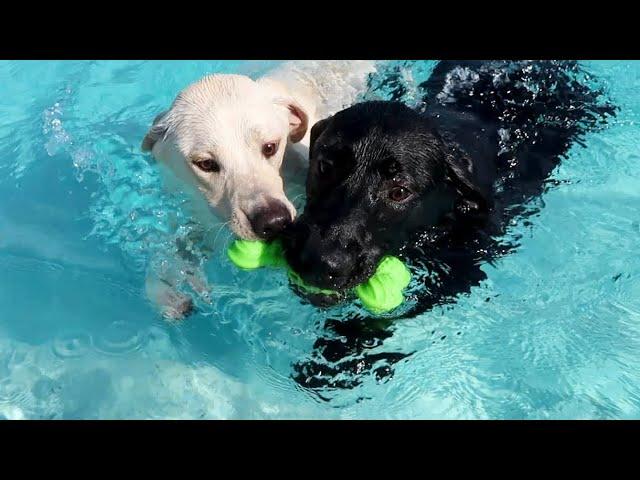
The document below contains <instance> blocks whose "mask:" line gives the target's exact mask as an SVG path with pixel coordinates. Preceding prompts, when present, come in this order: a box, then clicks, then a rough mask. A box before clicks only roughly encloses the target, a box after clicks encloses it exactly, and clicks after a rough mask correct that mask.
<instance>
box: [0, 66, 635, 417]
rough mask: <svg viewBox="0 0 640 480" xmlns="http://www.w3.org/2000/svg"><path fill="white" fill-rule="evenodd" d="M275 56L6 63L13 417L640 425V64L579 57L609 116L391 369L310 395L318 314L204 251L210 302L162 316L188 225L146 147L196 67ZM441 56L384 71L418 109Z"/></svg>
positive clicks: (244, 69)
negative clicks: (164, 291)
mask: <svg viewBox="0 0 640 480" xmlns="http://www.w3.org/2000/svg"><path fill="white" fill-rule="evenodd" d="M275 63H277V62H266V61H265V62H245V61H233V62H232V61H217V62H216V61H207V62H204V61H203V62H194V61H166V62H161V61H146V62H145V61H97V62H94V61H91V62H90V61H63V62H53V61H47V62H43V61H3V62H0V111H1V112H2V121H1V122H0V418H10V419H18V418H47V419H48V418H53V419H59V418H474V419H475V418H498V419H505V418H640V355H638V352H640V256H639V255H638V251H639V250H640V249H639V247H640V188H639V187H640V173H639V169H638V168H637V165H638V160H639V159H640V156H639V155H640V154H639V152H640V148H639V147H640V128H639V126H640V124H639V122H640V118H639V115H640V96H639V95H638V94H637V92H638V91H639V89H640V63H639V62H622V61H621V62H613V61H598V62H596V61H588V62H583V64H584V65H585V67H586V69H587V70H588V71H589V72H591V73H593V74H594V75H595V76H597V77H598V78H599V79H600V81H601V83H602V84H603V85H604V86H605V88H606V91H607V93H608V95H609V96H610V98H611V99H612V100H613V101H614V102H615V103H616V104H617V105H618V106H619V107H620V112H619V114H618V116H617V118H615V119H613V120H612V121H611V122H610V124H609V126H608V127H607V128H606V129H605V130H603V131H602V132H596V133H592V134H589V135H588V136H587V138H586V147H581V146H579V145H574V146H573V147H572V149H571V151H570V153H569V156H568V158H567V159H565V160H564V161H563V162H562V163H561V165H560V167H559V168H558V169H557V170H556V172H555V174H554V178H555V179H557V180H561V182H559V184H558V186H556V187H554V188H552V189H550V190H549V191H548V192H546V193H545V194H544V196H543V197H542V198H540V199H538V200H536V201H537V202H538V204H539V206H540V207H541V208H540V210H539V212H538V213H536V214H535V215H534V216H533V217H530V218H529V219H528V220H529V222H528V223H525V222H522V223H516V224H514V225H513V228H512V231H511V232H510V236H511V238H512V239H516V240H517V243H518V245H519V247H518V249H517V250H516V251H515V252H514V253H512V254H510V255H508V256H506V257H504V258H501V259H499V260H498V261H497V262H495V264H493V265H485V266H484V267H483V270H484V271H485V272H486V273H487V276H488V279H487V280H486V281H484V282H483V283H482V284H481V285H480V286H478V287H476V288H474V289H473V290H472V292H471V293H470V294H469V295H463V296H461V297H460V298H459V299H458V301H457V302H455V303H454V304H451V305H448V306H445V307H437V308H435V309H433V310H432V311H430V312H427V313H425V314H423V315H421V316H419V317H417V318H414V319H410V320H404V321H402V322H401V323H400V324H398V325H397V326H396V328H395V331H394V334H393V336H392V337H391V338H389V339H387V340H386V341H385V342H384V344H383V345H381V346H379V347H375V346H374V347H373V348H372V351H375V348H380V349H385V350H389V351H403V352H407V353H409V352H414V353H413V354H412V355H410V356H409V357H407V358H406V359H405V360H402V361H400V362H399V363H397V364H395V366H394V370H395V373H394V375H393V377H392V378H390V379H387V380H385V381H377V380H376V378H375V377H373V376H371V377H366V378H365V379H364V381H363V383H362V384H361V385H360V386H359V387H357V388H355V389H352V390H344V391H338V392H334V393H333V396H332V401H330V402H326V401H322V400H320V399H318V398H317V397H316V396H315V395H312V394H310V393H309V392H308V391H306V390H305V389H303V388H301V387H300V386H299V385H297V384H296V383H295V382H294V381H293V380H292V379H291V374H292V368H291V365H292V363H294V362H296V361H299V360H301V359H304V358H307V357H308V356H309V355H310V353H311V346H312V344H313V341H314V339H315V338H316V337H317V335H318V334H319V332H320V331H321V330H322V323H323V320H324V319H325V318H326V315H325V314H323V313H322V312H321V311H319V310H317V309H315V308H314V307H312V306H310V305H307V304H304V303H302V302H301V301H300V300H299V299H298V297H296V296H294V295H292V294H291V293H290V291H289V288H288V286H287V284H286V279H285V277H284V275H281V274H277V273H274V272H265V271H257V272H240V271H238V270H237V269H234V268H233V267H232V266H231V265H229V263H228V261H226V260H223V259H210V260H208V261H206V262H204V264H203V273H204V275H205V276H206V278H207V279H208V281H209V283H210V284H211V285H212V292H211V294H212V303H211V304H210V305H206V304H203V305H199V307H200V308H199V312H198V314H196V315H194V316H193V317H191V318H189V319H188V320H186V321H184V322H181V323H178V324H172V323H168V322H166V321H164V320H163V319H161V318H160V317H159V315H158V313H157V312H156V311H155V310H154V308H153V307H152V306H151V305H150V304H149V303H148V301H147V300H146V298H145V296H144V277H145V271H146V269H147V267H148V266H149V265H153V266H155V268H164V267H165V266H166V265H167V264H168V263H167V262H170V259H171V249H172V248H173V247H172V246H173V245H174V242H175V238H177V237H180V236H181V235H184V233H185V231H187V230H188V229H189V228H191V225H190V223H189V219H188V218H186V217H185V214H184V213H183V212H182V210H181V207H180V202H181V199H180V198H177V197H171V196H169V195H168V194H166V193H165V192H163V190H162V189H161V185H160V180H159V177H158V173H157V171H156V168H155V166H154V164H153V161H152V160H151V159H150V158H149V157H148V156H146V155H143V154H142V153H141V152H140V149H139V145H140V141H141V139H142V137H143V135H144V133H145V132H146V128H147V127H148V126H149V124H150V122H151V121H152V119H153V118H154V116H155V115H156V114H157V113H158V112H159V111H161V110H162V109H164V108H166V107H167V106H168V105H169V104H170V102H171V101H172V100H173V98H174V96H175V95H176V93H177V92H178V91H179V90H180V89H181V88H183V87H184V86H186V85H187V84H188V83H190V82H192V81H195V80H197V79H198V78H200V77H201V76H202V75H204V74H205V73H211V72H235V73H245V74H248V75H252V76H257V75H260V74H261V73H263V72H265V71H266V70H267V69H268V68H270V67H271V66H273V65H274V64H275ZM433 65H434V62H433V61H424V62H392V63H391V64H383V63H381V64H380V68H381V69H385V68H397V69H399V70H400V71H401V72H402V80H401V81H402V82H403V83H404V85H405V87H406V88H405V94H404V96H403V100H405V101H408V102H413V101H415V100H416V96H415V95H416V93H415V92H416V86H417V84H418V83H419V82H420V81H421V80H422V79H424V78H426V76H428V72H429V71H430V69H431V68H432V67H433ZM374 83H375V82H374ZM363 95H364V98H371V97H373V96H384V95H385V89H384V88H383V87H380V88H376V89H375V91H371V92H364V94H363ZM209 233H210V234H211V235H215V236H216V238H217V237H220V238H221V239H223V240H224V241H226V240H228V239H229V238H230V234H229V232H228V231H227V230H225V229H224V228H223V227H222V228H221V227H220V226H213V227H212V228H211V229H210V232H209ZM346 308H349V307H346Z"/></svg>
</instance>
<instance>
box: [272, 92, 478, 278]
mask: <svg viewBox="0 0 640 480" xmlns="http://www.w3.org/2000/svg"><path fill="white" fill-rule="evenodd" d="M309 154H310V165H309V172H308V175H307V203H306V207H305V210H304V213H303V214H302V215H301V216H300V217H299V218H298V220H297V221H296V222H295V223H294V225H293V227H292V229H291V231H290V232H289V234H288V235H286V237H285V238H284V244H285V251H286V255H287V260H288V262H289V264H290V265H291V266H292V268H293V269H294V270H295V271H296V272H298V273H299V274H300V276H301V277H302V278H303V279H304V280H305V281H306V282H308V283H310V284H312V285H315V286H318V287H321V288H331V289H337V290H343V289H347V288H351V287H353V286H355V285H357V284H359V283H362V282H363V281H365V280H366V279H368V278H369V277H370V276H371V275H372V274H373V272H374V271H375V268H376V266H377V264H378V263H379V261H380V259H381V258H382V256H383V255H385V254H394V253H395V252H396V251H397V250H398V248H399V247H401V246H402V244H403V243H404V242H406V241H407V240H408V239H409V238H410V237H409V236H410V235H411V234H412V233H413V232H415V231H416V230H418V229H421V228H424V227H425V226H428V225H434V224H437V223H438V222H439V221H440V219H441V218H442V216H443V215H446V214H447V213H448V212H450V211H452V209H454V208H455V206H456V203H457V202H458V200H459V198H461V197H466V198H470V199H472V198H476V201H477V202H479V201H481V198H480V197H481V195H480V194H479V192H477V189H475V188H474V184H473V180H472V178H471V177H470V173H469V171H467V169H465V168H464V167H463V165H464V162H463V161H462V160H461V159H460V161H459V160H457V159H455V158H454V157H455V155H454V156H452V155H451V154H450V149H448V148H447V146H446V145H445V142H444V141H443V140H442V139H441V138H440V136H439V135H438V133H437V132H436V131H435V129H434V127H433V125H432V124H431V123H430V121H429V120H428V119H426V118H424V117H422V116H420V115H419V114H418V113H416V112H415V111H413V110H411V109H410V108H408V107H406V106H404V105H403V104H400V103H395V102H366V103H360V104H357V105H354V106H352V107H350V108H347V109H346V110H343V111H341V112H339V113H337V114H335V115H334V116H333V117H329V118H327V119H324V120H321V121H319V122H318V123H316V124H315V125H314V126H313V128H312V130H311V145H310V149H309Z"/></svg>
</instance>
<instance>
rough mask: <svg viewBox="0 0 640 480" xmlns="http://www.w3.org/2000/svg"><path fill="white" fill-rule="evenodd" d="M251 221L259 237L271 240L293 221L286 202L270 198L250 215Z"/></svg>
mask: <svg viewBox="0 0 640 480" xmlns="http://www.w3.org/2000/svg"><path fill="white" fill-rule="evenodd" d="M249 222H250V223H251V228H253V232H254V233H255V234H256V235H257V236H258V237H259V238H261V239H262V240H271V239H273V238H275V237H276V236H277V235H278V234H279V233H280V232H282V231H283V230H284V229H285V228H286V227H287V226H288V225H289V224H290V223H291V213H290V212H289V209H288V208H287V207H286V205H285V204H284V203H282V202H280V201H277V200H270V201H269V202H268V203H267V205H266V207H262V208H259V209H257V210H256V211H255V212H254V213H253V214H252V215H251V216H250V217H249Z"/></svg>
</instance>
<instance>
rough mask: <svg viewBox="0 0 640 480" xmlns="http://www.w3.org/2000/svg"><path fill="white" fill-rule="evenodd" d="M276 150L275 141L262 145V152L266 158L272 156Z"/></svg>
mask: <svg viewBox="0 0 640 480" xmlns="http://www.w3.org/2000/svg"><path fill="white" fill-rule="evenodd" d="M277 151H278V144H277V143H276V142H269V143H265V144H264V145H263V146H262V154H263V155H264V156H265V157H267V158H269V157H273V156H274V155H275V154H276V152H277Z"/></svg>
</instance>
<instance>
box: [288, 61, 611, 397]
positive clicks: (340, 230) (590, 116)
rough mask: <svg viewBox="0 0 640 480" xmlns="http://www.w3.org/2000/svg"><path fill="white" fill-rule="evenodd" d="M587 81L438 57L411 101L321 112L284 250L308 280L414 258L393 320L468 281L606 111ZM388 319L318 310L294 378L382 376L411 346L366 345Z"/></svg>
mask: <svg viewBox="0 0 640 480" xmlns="http://www.w3.org/2000/svg"><path fill="white" fill-rule="evenodd" d="M591 83H593V82H591V81H589V80H588V78H587V77H586V75H585V74H584V72H583V71H582V69H581V67H580V65H579V64H578V63H576V62H573V61H442V62H439V63H438V64H437V66H436V67H435V69H434V71H433V72H432V74H431V76H430V77H429V79H428V80H427V81H426V82H424V83H423V84H422V85H421V86H420V87H421V88H422V90H423V92H424V100H423V104H422V106H421V107H420V108H418V109H411V108H409V107H407V106H405V105H404V104H403V103H400V102H392V101H375V102H364V103H360V104H356V105H354V106H352V107H350V108H347V109H346V110H343V111H341V112H339V113H337V114H335V115H334V116H332V117H329V118H326V119H324V120H321V121H319V122H318V123H316V124H315V125H314V126H313V128H312V130H311V145H310V166H309V172H308V177H307V185H306V187H307V200H306V206H305V210H304V212H303V214H302V215H301V216H300V217H299V218H298V219H297V221H296V222H295V223H294V224H293V225H292V227H291V229H290V230H289V231H288V232H287V233H286V234H285V236H284V238H283V241H284V245H285V252H286V256H287V260H288V261H289V263H290V264H291V266H292V267H293V268H294V269H295V270H296V271H297V272H298V273H299V274H300V275H301V276H302V278H303V279H304V280H305V281H307V282H308V283H310V284H313V285H316V286H318V287H322V288H331V289H335V290H339V291H344V292H347V291H348V290H349V289H350V287H353V286H355V285H356V284H358V283H361V282H363V281H364V280H366V279H367V278H368V277H369V276H370V275H371V274H372V273H373V271H374V270H375V267H376V265H377V264H378V262H379V261H380V259H381V258H382V256H383V255H385V254H393V255H397V256H400V257H401V258H404V259H405V260H406V261H408V262H409V263H411V262H412V261H416V262H419V263H420V264H421V265H423V266H425V267H426V268H424V270H423V271H425V272H429V274H428V275H426V274H425V276H424V278H421V279H420V281H421V282H423V283H424V289H423V290H422V292H421V293H420V294H419V295H418V296H417V298H415V299H414V302H413V308H412V309H411V310H410V311H409V312H405V313H403V314H402V317H403V318H410V317H413V316H415V315H418V314H420V313H422V312H424V311H426V310H428V309H430V308H431V307H433V306H434V305H438V304H443V303H447V302H451V301H452V300H454V299H455V298H456V297H457V296H458V295H460V294H461V293H465V292H469V291H470V289H471V287H473V286H475V285H478V284H479V283H480V282H481V281H482V280H483V279H484V278H485V274H484V272H483V271H482V270H481V268H480V266H481V264H482V263H483V262H488V261H491V260H493V259H495V258H497V257H498V256H501V255H504V254H505V253H507V252H509V251H510V250H511V249H512V248H513V245H510V244H509V243H508V242H503V241H500V236H501V235H503V234H504V233H505V228H506V227H507V226H508V225H509V223H510V222H511V221H512V220H513V219H515V218H522V217H523V216H525V215H526V214H527V213H532V209H531V208H530V206H529V205H528V204H529V203H531V202H530V200H531V199H532V198H534V197H536V196H538V195H540V194H541V193H542V192H543V191H544V190H545V188H547V187H548V185H549V177H550V174H551V173H552V171H553V170H554V168H555V167H556V166H557V165H558V163H559V161H560V159H561V158H562V156H563V155H565V154H566V152H567V151H568V149H569V148H570V147H571V145H572V144H573V143H576V142H581V139H582V136H583V134H584V133H586V132H588V131H591V130H594V129H596V128H598V127H599V126H601V125H604V124H605V123H606V120H607V118H608V117H609V116H612V115H615V111H616V108H615V107H614V106H612V105H611V104H610V103H609V102H607V101H606V100H603V92H602V91H601V90H600V89H597V88H595V87H594V86H592V85H591ZM335 298H336V297H317V296H316V297H310V300H311V301H313V302H315V303H318V304H326V303H328V302H330V301H331V299H335ZM392 320H394V319H392V318H388V317H382V318H380V317H377V318H376V317H369V316H361V315H353V314H352V315H350V316H348V317H347V318H336V319H330V320H328V321H327V324H326V326H327V335H325V336H323V337H322V338H319V339H318V340H317V342H316V345H315V350H314V354H313V359H312V360H310V361H307V362H301V363H300V364H298V365H296V366H295V369H296V377H295V378H296V379H297V381H298V382H299V383H301V384H302V385H305V386H307V387H311V388H320V387H329V388H349V387H352V386H354V385H357V384H358V383H359V382H360V380H361V376H362V375H368V374H370V373H371V372H374V374H375V375H376V376H377V377H378V378H380V379H382V378H389V376H390V374H391V373H392V365H393V363H395V362H397V361H398V360H400V359H402V358H404V357H406V356H407V355H408V354H409V353H407V352H385V351H381V352H378V353H375V354H372V353H368V351H369V350H370V348H371V347H372V346H380V344H381V342H382V340H383V339H384V338H386V337H388V336H390V335H391V334H392ZM396 320H397V318H396ZM378 350H380V349H378ZM338 373H340V375H338ZM345 373H346V374H348V375H345Z"/></svg>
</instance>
